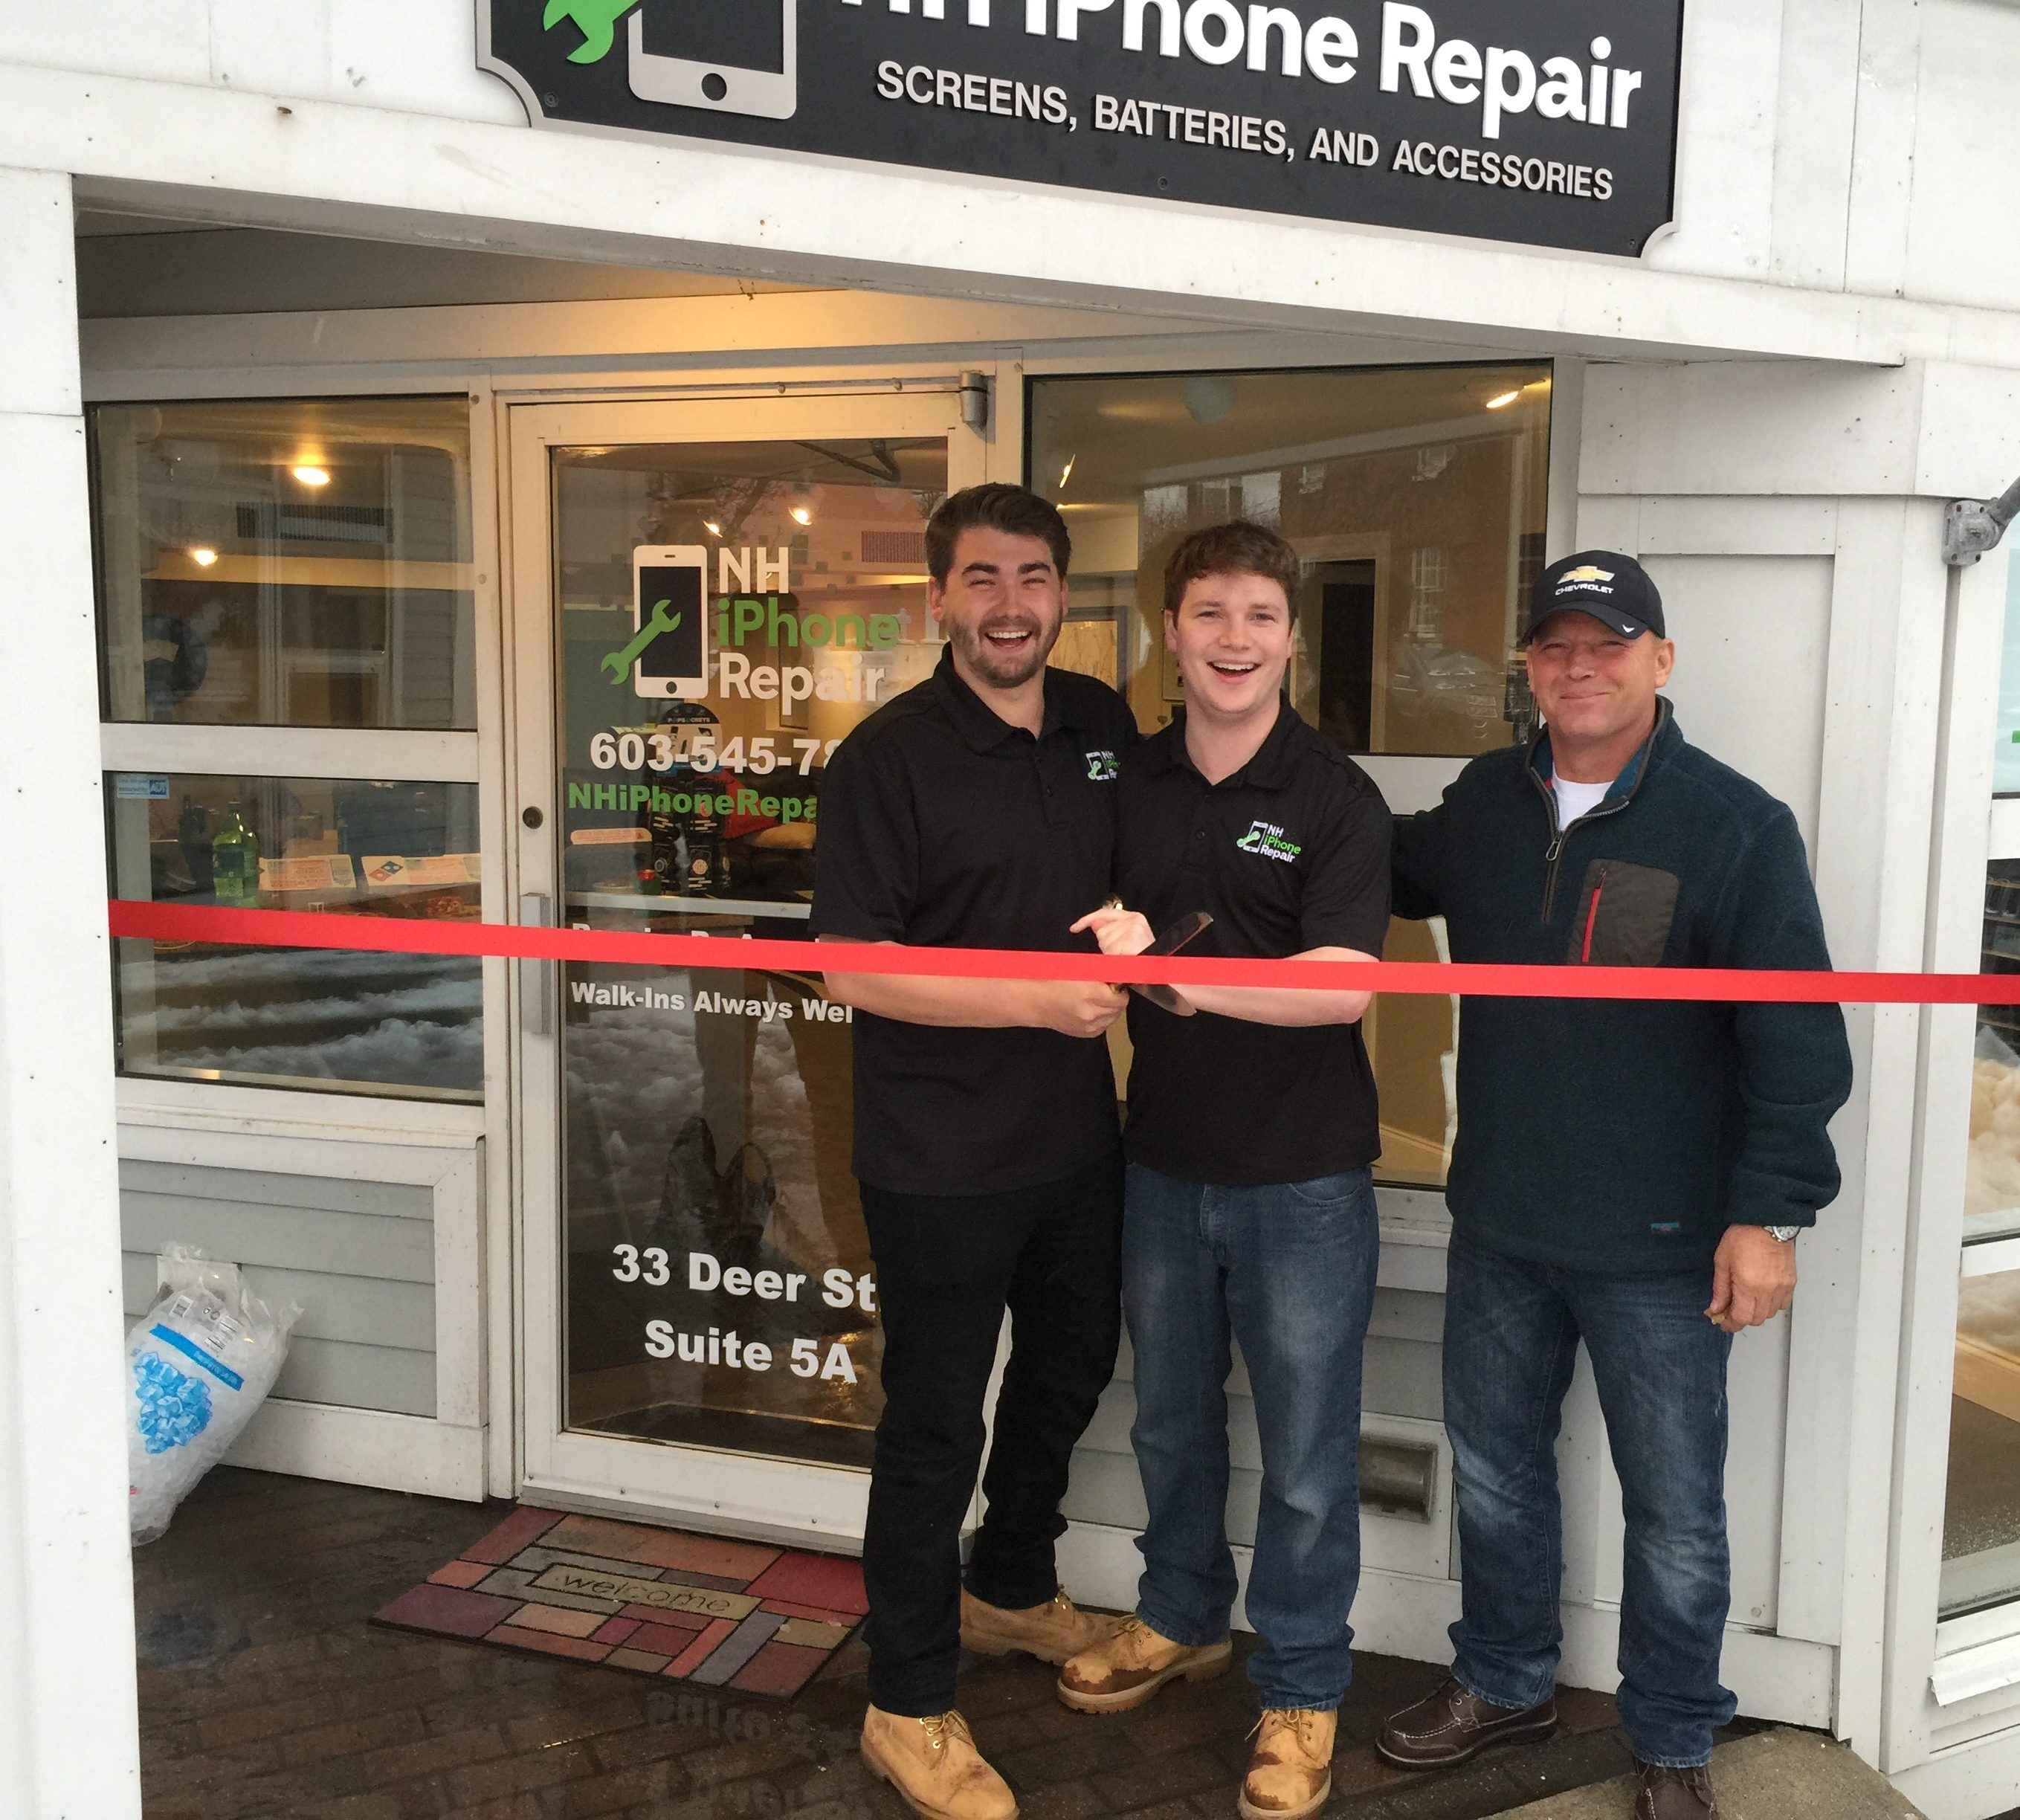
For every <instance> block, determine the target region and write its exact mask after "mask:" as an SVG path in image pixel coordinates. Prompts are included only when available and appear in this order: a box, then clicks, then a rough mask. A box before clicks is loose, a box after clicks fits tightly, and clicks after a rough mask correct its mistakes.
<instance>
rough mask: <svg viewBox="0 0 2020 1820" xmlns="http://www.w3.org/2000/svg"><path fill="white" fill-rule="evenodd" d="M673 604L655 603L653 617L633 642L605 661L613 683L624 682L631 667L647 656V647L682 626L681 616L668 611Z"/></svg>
mask: <svg viewBox="0 0 2020 1820" xmlns="http://www.w3.org/2000/svg"><path fill="white" fill-rule="evenodd" d="M673 604H674V603H673V602H672V601H654V602H653V603H652V617H651V618H650V619H647V620H646V622H645V624H644V625H642V626H641V627H639V628H638V630H637V632H635V633H634V634H633V635H632V638H631V642H630V644H628V645H623V646H621V647H619V648H618V649H617V650H615V651H613V652H611V653H610V654H609V656H606V657H605V659H604V660H603V667H604V669H605V670H606V671H608V672H609V677H610V680H611V681H612V682H622V681H623V680H624V679H625V678H626V677H627V676H628V675H630V673H631V666H632V665H633V664H634V663H637V662H638V659H640V658H641V657H643V656H645V647H646V646H647V645H649V644H651V643H652V641H653V640H654V639H655V638H658V637H659V634H661V633H662V632H670V631H672V630H674V628H675V627H678V625H679V624H680V623H681V616H680V615H679V614H678V613H670V612H667V608H669V607H670V606H671V605H673Z"/></svg>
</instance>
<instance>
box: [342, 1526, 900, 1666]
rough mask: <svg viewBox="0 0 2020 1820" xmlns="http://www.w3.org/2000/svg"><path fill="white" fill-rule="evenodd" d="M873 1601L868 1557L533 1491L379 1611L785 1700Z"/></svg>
mask: <svg viewBox="0 0 2020 1820" xmlns="http://www.w3.org/2000/svg"><path fill="white" fill-rule="evenodd" d="M869 1609H870V1604H869V1601H868V1600H867V1599H866V1598H865V1597H864V1596H863V1566H862V1564H861V1563H860V1562H859V1561H853V1560H839V1559H837V1557H834V1556H832V1555H816V1554H808V1553H805V1551H804V1550H802V1549H786V1548H768V1547H766V1546H765V1545H764V1544H762V1543H761V1542H725V1541H724V1540H722V1539H721V1538H719V1537H716V1536H708V1535H687V1534H685V1533H684V1532H682V1531H678V1530H670V1529H654V1528H649V1527H648V1526H647V1525H645V1524H639V1523H620V1522H617V1521H616V1520H612V1519H611V1518H609V1517H579V1516H570V1515H568V1514H565V1513H563V1512H561V1511H559V1510H542V1509H536V1507H535V1506H532V1505H524V1504H522V1505H521V1506H519V1508H518V1509H516V1510H514V1512H513V1513H512V1514H511V1515H510V1517H507V1518H506V1520H504V1521H503V1523H501V1524H499V1526H498V1527H497V1528H496V1529H494V1530H493V1531H492V1532H491V1533H490V1534H489V1535H487V1536H485V1538H483V1540H482V1541H481V1542H474V1543H472V1544H471V1545H470V1546H469V1547H468V1548H467V1549H464V1550H463V1553H461V1554H460V1555H459V1556H458V1557H456V1559H455V1560H452V1561H451V1562H450V1563H449V1564H448V1565H447V1566H446V1567H445V1568H439V1569H438V1570H437V1571H435V1572H434V1573H432V1574H431V1575H428V1577H427V1579H426V1580H425V1581H424V1582H422V1584H421V1585H420V1586H416V1587H414V1588H413V1589H411V1590H410V1591H409V1592H405V1593H401V1595H400V1597H398V1598H397V1599H395V1600H394V1601H393V1603H392V1604H390V1605H388V1606H387V1607H386V1608H385V1609H384V1610H383V1611H380V1612H377V1613H376V1614H374V1615H373V1618H372V1622H373V1623H375V1624H386V1625H391V1626H394V1627H396V1628H397V1629H401V1630H419V1631H424V1632H426V1633H428V1634H430V1635H431V1636H435V1637H462V1638H464V1639H466V1640H468V1641H470V1642H473V1643H492V1644H500V1645H502V1646H503V1647H505V1648H507V1649H520V1650H530V1651H532V1652H533V1653H535V1654H536V1655H550V1656H568V1657H570V1658H572V1659H573V1660H575V1661H576V1662H594V1663H597V1664H598V1665H599V1666H601V1667H604V1668H607V1669H626V1670H627V1671H628V1672H630V1673H632V1674H638V1675H657V1676H661V1677H665V1678H666V1679H667V1680H676V1681H692V1682H695V1683H697V1684H699V1685H700V1686H703V1687H727V1688H731V1689H733V1690H734V1691H736V1692H738V1693H739V1694H765V1695H772V1696H774V1697H776V1698H781V1699H784V1698H790V1697H791V1696H792V1695H794V1694H797V1692H798V1691H800V1689H801V1688H802V1687H805V1685H806V1684H807V1683H808V1681H809V1680H812V1678H813V1677H814V1675H815V1673H816V1672H817V1671H818V1670H819V1668H820V1666H821V1665H822V1664H823V1663H824V1662H826V1661H827V1659H828V1658H829V1657H830V1656H831V1655H834V1652H835V1651H836V1650H837V1649H839V1648H840V1647H841V1645H842V1644H844V1643H845V1641H847V1640H848V1635H849V1633H850V1632H852V1630H854V1629H855V1628H856V1626H857V1625H858V1624H859V1623H860V1622H862V1621H863V1614H864V1613H865V1612H866V1611H868V1610H869Z"/></svg>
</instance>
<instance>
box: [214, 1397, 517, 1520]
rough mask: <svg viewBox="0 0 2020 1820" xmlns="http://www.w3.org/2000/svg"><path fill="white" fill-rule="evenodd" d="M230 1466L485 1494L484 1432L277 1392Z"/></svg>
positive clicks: (455, 1494)
mask: <svg viewBox="0 0 2020 1820" xmlns="http://www.w3.org/2000/svg"><path fill="white" fill-rule="evenodd" d="M224 1458H225V1462H226V1464H227V1465H229V1466H248V1467H250V1468H251V1469H252V1470H253V1471H255V1472H260V1473H292V1474H293V1475H295V1476H296V1477H299V1478H304V1479H328V1480H333V1481H334V1482H335V1483H336V1484H340V1485H371V1486H375V1487H376V1488H379V1489H380V1490H381V1491H409V1492H412V1493H414V1494H416V1495H419V1496H423V1497H428V1498H459V1499H463V1500H464V1501H465V1502H469V1503H478V1502H481V1501H482V1499H483V1497H484V1430H483V1429H481V1428H478V1427H474V1426H468V1425H466V1424H460V1423H456V1422H441V1421H430V1420H429V1419H427V1417H426V1416H423V1415H391V1414H389V1413H388V1412H387V1411H384V1410H383V1409H339V1408H335V1407H333V1406H332V1405H331V1404H327V1403H292V1402H290V1401H289V1400H287V1399H286V1398H285V1397H269V1398H267V1400H266V1401H265V1402H264V1403H263V1404H260V1407H259V1408H258V1409H256V1410H255V1411H253V1414H252V1420H251V1422H248V1423H247V1424H246V1427H245V1433H243V1434H242V1435H241V1436H240V1437H238V1440H236V1441H235V1442H234V1443H233V1444H232V1447H231V1451H230V1452H229V1453H227V1455H225V1456H224Z"/></svg>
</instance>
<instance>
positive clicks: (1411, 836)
mask: <svg viewBox="0 0 2020 1820" xmlns="http://www.w3.org/2000/svg"><path fill="white" fill-rule="evenodd" d="M1448 794H1449V793H1448ZM1448 812H1449V805H1448V804H1447V803H1444V802H1441V803H1440V804H1439V805H1438V806H1437V808H1434V809H1420V810H1419V812H1417V813H1416V814H1415V815H1414V816H1397V817H1396V821H1395V830H1396V831H1395V840H1394V842H1393V845H1392V846H1391V848H1390V861H1389V865H1390V879H1391V881H1392V883H1393V898H1394V909H1395V912H1396V914H1397V916H1399V917H1408V918H1409V919H1410V920H1411V921H1414V922H1422V921H1423V920H1424V919H1425V918H1426V917H1435V916H1442V915H1443V914H1444V895H1443V893H1444V863H1445V827H1446V817H1447V816H1448Z"/></svg>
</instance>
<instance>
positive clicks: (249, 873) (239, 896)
mask: <svg viewBox="0 0 2020 1820" xmlns="http://www.w3.org/2000/svg"><path fill="white" fill-rule="evenodd" d="M210 861H211V865H210V875H211V895H212V896H213V897H214V898H215V899H216V901H217V902H218V903H221V904H230V905H233V906H236V907H238V908H239V909H242V910H252V909H257V908H258V906H259V903H260V837H259V836H258V835H257V834H254V833H253V832H252V830H251V829H250V828H249V827H247V826H246V825H245V813H244V811H243V810H242V808H241V806H240V805H238V804H237V803H234V804H233V805H231V812H230V813H229V814H227V816H226V817H225V819H224V826H223V828H222V829H221V830H220V831H219V833H218V836H217V838H216V840H214V841H212V842H211V844H210Z"/></svg>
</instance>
